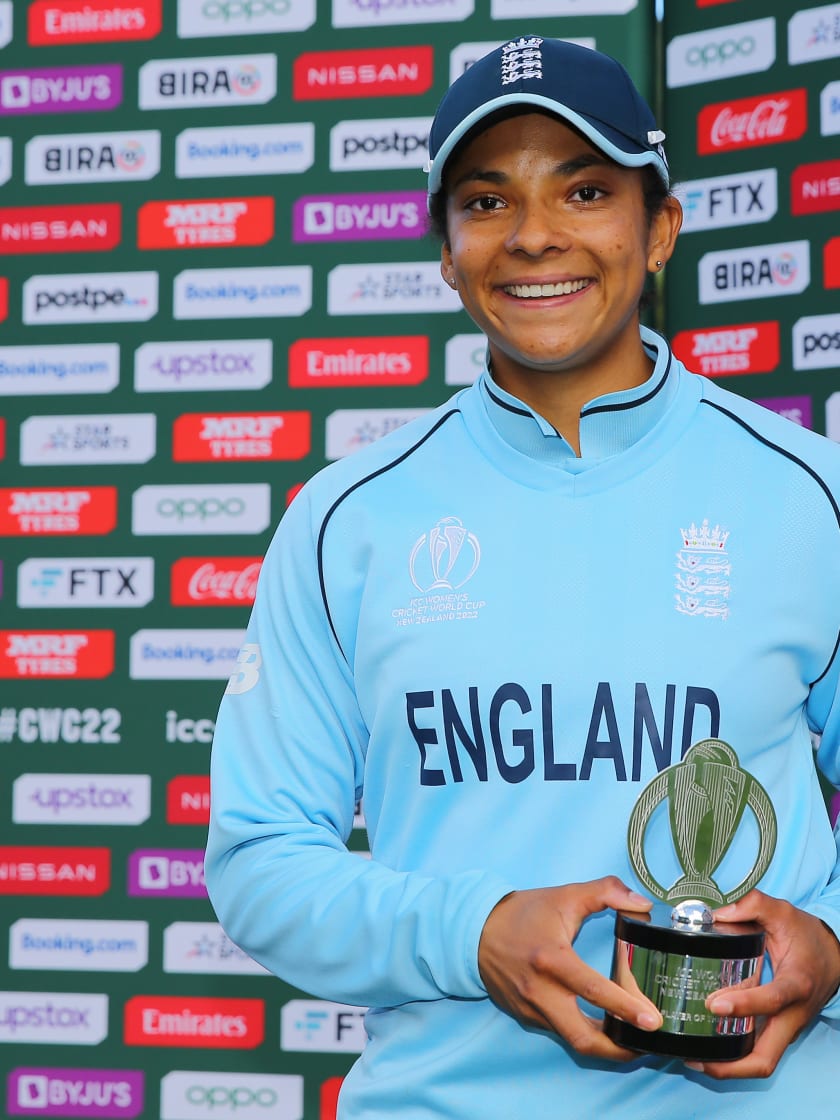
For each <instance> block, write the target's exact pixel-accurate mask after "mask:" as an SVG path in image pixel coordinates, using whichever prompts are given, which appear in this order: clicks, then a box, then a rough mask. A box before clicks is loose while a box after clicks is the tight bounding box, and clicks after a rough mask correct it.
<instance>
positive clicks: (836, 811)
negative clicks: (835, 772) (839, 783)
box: [829, 793, 840, 827]
mask: <svg viewBox="0 0 840 1120" xmlns="http://www.w3.org/2000/svg"><path fill="white" fill-rule="evenodd" d="M829 815H830V817H831V825H832V827H834V825H835V824H837V819H838V817H840V793H835V795H834V796H833V797H832V799H831V804H830V806H829Z"/></svg>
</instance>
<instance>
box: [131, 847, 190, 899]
mask: <svg viewBox="0 0 840 1120" xmlns="http://www.w3.org/2000/svg"><path fill="white" fill-rule="evenodd" d="M128 893H129V895H131V896H133V897H139V898H149V897H152V896H154V895H158V896H161V897H165V898H207V888H206V886H205V885H204V851H203V849H202V848H143V849H139V850H138V851H136V852H132V853H131V855H130V856H129V857H128Z"/></svg>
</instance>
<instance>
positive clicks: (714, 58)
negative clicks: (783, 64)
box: [665, 16, 776, 89]
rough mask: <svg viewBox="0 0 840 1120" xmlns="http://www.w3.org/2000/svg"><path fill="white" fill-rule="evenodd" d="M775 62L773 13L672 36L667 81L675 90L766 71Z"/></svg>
mask: <svg viewBox="0 0 840 1120" xmlns="http://www.w3.org/2000/svg"><path fill="white" fill-rule="evenodd" d="M775 61H776V21H775V19H773V17H772V16H768V17H766V18H765V19H753V20H746V21H745V22H744V23H730V24H727V25H726V26H724V27H712V28H710V29H709V30H708V31H692V32H690V33H689V34H687V35H677V36H675V37H674V38H673V39H672V40H671V41H670V43H669V44H668V46H667V49H666V52H665V64H666V73H667V84H668V86H669V88H671V89H675V88H676V87H677V86H691V85H695V84H697V83H698V82H713V81H716V80H718V79H719V78H734V77H735V76H736V75H739V74H756V73H759V72H760V71H764V70H768V69H769V68H770V67H771V66H772V65H773V63H774V62H775Z"/></svg>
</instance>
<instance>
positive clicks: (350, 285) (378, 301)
mask: <svg viewBox="0 0 840 1120" xmlns="http://www.w3.org/2000/svg"><path fill="white" fill-rule="evenodd" d="M461 310H463V305H462V303H461V301H460V299H459V298H458V295H457V293H456V292H453V290H452V289H451V288H450V287H449V285H448V284H447V283H445V281H444V279H443V277H442V276H441V274H440V264H439V262H437V261H406V262H404V263H403V262H396V263H393V264H340V265H337V266H336V267H335V268H333V269H332V270H331V271H330V273H329V275H328V277H327V311H328V313H329V314H330V315H397V314H403V313H405V312H413V311H414V312H420V311H423V312H428V311H441V312H443V311H461Z"/></svg>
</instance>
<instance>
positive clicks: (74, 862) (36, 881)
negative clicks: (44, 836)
mask: <svg viewBox="0 0 840 1120" xmlns="http://www.w3.org/2000/svg"><path fill="white" fill-rule="evenodd" d="M110 885H111V851H110V849H109V848H54V847H47V846H41V845H38V846H35V845H30V844H4V845H0V894H32V895H49V896H52V895H100V894H104V893H105V892H106V891H107V890H108V888H109V887H110Z"/></svg>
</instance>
